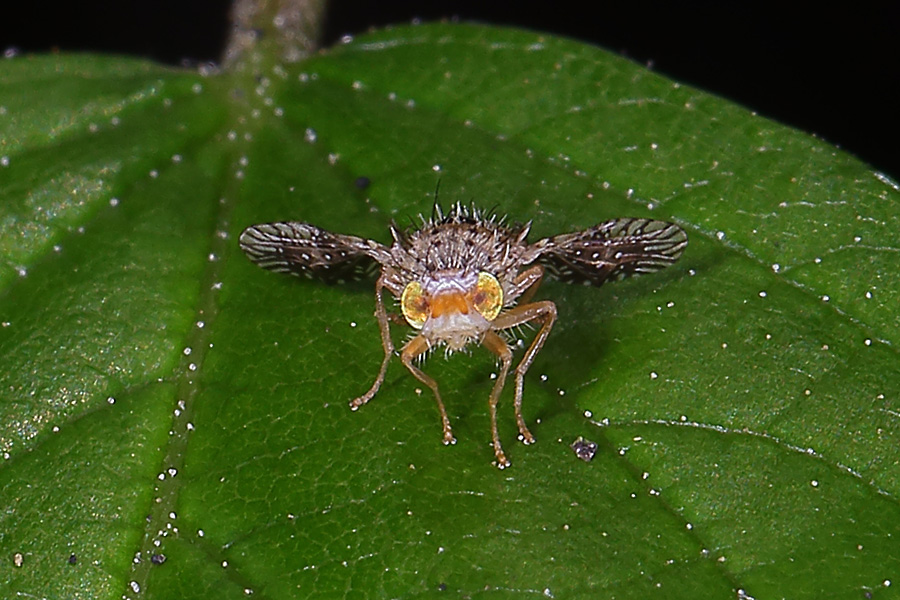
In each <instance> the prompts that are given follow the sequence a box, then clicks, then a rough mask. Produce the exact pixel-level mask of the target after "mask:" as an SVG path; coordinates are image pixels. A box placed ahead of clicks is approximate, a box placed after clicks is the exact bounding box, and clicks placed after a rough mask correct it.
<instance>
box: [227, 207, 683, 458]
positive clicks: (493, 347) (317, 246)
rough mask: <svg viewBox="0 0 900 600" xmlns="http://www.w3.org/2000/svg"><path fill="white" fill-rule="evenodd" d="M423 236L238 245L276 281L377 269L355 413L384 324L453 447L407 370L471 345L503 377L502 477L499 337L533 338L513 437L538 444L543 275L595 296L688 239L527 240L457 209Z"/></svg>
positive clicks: (613, 233)
mask: <svg viewBox="0 0 900 600" xmlns="http://www.w3.org/2000/svg"><path fill="white" fill-rule="evenodd" d="M422 221H423V223H422V226H421V227H420V228H418V229H411V230H406V231H404V230H400V229H399V228H397V227H396V226H395V225H392V226H391V235H392V236H393V243H392V244H391V245H390V246H386V245H384V244H381V243H379V242H376V241H374V240H368V239H363V238H359V237H355V236H351V235H341V234H335V233H330V232H328V231H325V230H322V229H319V228H317V227H314V226H312V225H308V224H306V223H298V222H282V223H266V224H262V225H254V226H252V227H248V228H247V229H245V230H244V232H243V233H241V238H240V245H241V248H242V249H243V251H244V252H245V253H246V254H247V256H248V257H249V258H250V260H252V261H253V262H255V263H256V264H258V265H259V266H261V267H263V268H265V269H270V270H273V271H280V272H285V273H293V274H296V275H306V276H310V277H315V278H319V279H323V280H326V281H332V282H339V281H342V280H345V279H350V278H359V277H361V276H365V274H367V273H369V272H373V271H375V270H376V269H377V268H379V267H380V274H379V276H378V280H377V281H376V282H375V317H376V319H377V320H378V326H379V329H380V331H381V343H382V346H383V347H384V360H383V361H382V363H381V368H380V370H379V371H378V375H377V376H376V378H375V382H374V383H373V384H372V387H371V388H370V389H369V391H367V392H366V393H365V394H363V395H362V396H359V397H358V398H355V399H354V400H352V401H351V402H350V407H351V408H352V409H354V410H356V409H358V408H359V407H360V406H362V405H363V404H365V403H367V402H368V401H369V400H371V399H372V398H373V397H374V396H375V394H376V393H377V392H378V389H379V388H380V387H381V384H382V382H383V381H384V376H385V372H386V371H387V367H388V364H389V362H390V359H391V356H392V355H393V353H394V344H393V341H392V340H391V335H390V325H389V322H390V321H391V320H394V321H399V322H400V323H403V322H404V321H405V323H406V324H408V325H409V326H410V327H412V328H413V330H414V332H415V335H414V337H412V339H410V340H409V341H408V342H406V344H405V345H404V346H403V348H402V349H401V350H400V360H401V361H402V362H403V364H404V365H405V366H406V368H407V369H409V371H410V372H411V373H412V374H413V375H414V376H415V377H416V379H418V380H419V381H421V382H422V383H423V384H425V385H426V386H428V387H429V388H430V389H431V391H432V392H433V393H434V396H435V399H436V400H437V405H438V410H439V411H440V416H441V423H442V427H443V434H444V443H445V444H452V443H455V442H456V439H455V438H454V437H453V432H452V429H451V427H450V419H449V418H448V416H447V411H446V409H445V408H444V403H443V401H442V400H441V395H440V392H439V391H438V385H437V382H436V381H435V380H434V379H433V378H431V377H430V376H429V375H427V374H425V373H424V372H423V371H422V370H421V369H420V368H419V367H418V366H416V365H415V364H414V361H415V360H416V359H417V358H420V357H422V356H424V355H425V354H426V353H427V352H428V351H429V350H432V349H434V348H436V347H440V346H446V347H447V349H448V350H449V351H451V352H452V351H456V350H462V349H463V348H465V347H466V346H468V345H469V344H471V343H478V344H481V345H482V346H484V347H485V348H487V349H488V350H490V351H491V352H492V353H494V354H495V355H496V356H497V358H498V359H499V362H500V373H499V374H498V376H497V379H496V381H495V382H494V385H493V388H492V389H491V394H490V397H489V406H490V416H491V438H492V440H493V446H494V455H495V456H496V459H497V463H496V464H497V466H498V467H500V468H501V469H502V468H505V467H507V466H509V464H510V463H509V460H508V459H507V458H506V454H505V453H504V452H503V448H502V446H501V445H500V438H499V435H498V433H497V403H498V402H499V400H500V393H501V391H502V390H503V385H504V382H505V381H506V377H507V375H508V373H509V369H510V367H511V366H512V350H511V348H510V346H509V344H508V343H507V341H506V339H505V338H504V337H503V336H502V335H501V334H502V332H504V331H505V330H508V329H510V328H514V327H516V326H518V325H523V324H525V323H536V324H538V325H539V326H540V329H539V330H538V332H537V335H536V336H535V338H534V340H533V341H532V342H531V345H530V346H529V348H528V350H527V351H526V352H525V356H524V357H523V358H522V360H521V362H520V363H519V364H518V366H517V367H516V368H515V396H514V401H513V406H514V408H515V416H516V423H517V425H518V428H519V437H520V439H521V440H522V441H523V442H524V443H526V444H530V443H532V442H534V436H532V435H531V432H530V431H528V427H527V426H526V425H525V420H524V418H523V417H522V389H523V386H524V380H525V374H526V373H527V371H528V368H529V367H530V366H531V363H532V362H533V361H534V357H535V356H536V355H537V353H538V352H539V351H540V349H541V347H542V346H543V345H544V342H545V340H546V339H547V336H548V335H549V334H550V330H551V329H552V327H553V323H554V322H555V321H556V305H555V304H554V303H553V302H551V301H549V300H542V301H538V302H531V301H530V299H531V296H532V295H533V294H534V292H535V290H536V289H537V287H538V286H539V285H540V282H541V279H542V278H543V276H544V273H545V272H546V273H548V274H549V275H551V276H553V277H556V278H558V279H560V280H562V281H566V282H572V283H583V284H586V285H601V284H602V283H603V282H605V281H606V280H608V279H621V278H622V277H626V276H629V275H633V274H638V273H649V272H652V271H657V270H659V269H662V268H664V267H667V266H668V265H670V264H672V263H674V262H675V261H676V260H678V257H679V256H681V253H682V252H683V251H684V248H685V247H686V246H687V235H686V234H685V232H684V231H683V230H682V229H681V228H680V227H678V226H677V225H674V224H672V223H667V222H664V221H654V220H650V219H630V218H629V219H615V220H612V221H607V222H605V223H601V224H600V225H597V226H595V227H591V228H590V229H585V230H584V231H578V232H575V233H567V234H562V235H557V236H554V237H549V238H544V239H541V240H538V241H536V242H534V243H528V241H527V240H526V238H527V236H528V232H529V229H530V226H531V225H530V223H529V224H526V225H507V224H506V223H505V222H504V221H503V220H502V219H497V218H496V217H494V216H492V215H485V214H484V213H482V212H480V211H478V210H477V209H475V208H474V207H473V208H471V209H470V208H467V207H464V206H462V205H460V204H457V205H456V206H454V207H453V208H452V209H451V210H450V211H449V213H448V214H446V215H444V214H443V213H442V211H441V210H440V208H439V207H437V206H436V207H435V211H434V215H433V216H432V218H431V219H430V220H427V221H426V220H425V219H423V220H422ZM384 290H387V291H388V292H390V293H391V295H392V296H394V298H395V299H397V300H399V303H400V312H401V314H402V317H400V316H399V315H393V314H389V313H388V311H387V309H386V308H385V305H384V300H383V294H384Z"/></svg>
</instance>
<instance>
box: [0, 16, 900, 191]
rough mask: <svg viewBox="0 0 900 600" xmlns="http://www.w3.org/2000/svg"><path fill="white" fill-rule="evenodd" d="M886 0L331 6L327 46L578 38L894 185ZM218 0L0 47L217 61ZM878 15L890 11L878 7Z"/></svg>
mask: <svg viewBox="0 0 900 600" xmlns="http://www.w3.org/2000/svg"><path fill="white" fill-rule="evenodd" d="M888 4H889V3H887V2H885V3H884V4H868V3H865V2H856V3H846V2H844V3H835V4H834V5H833V6H827V5H825V4H824V3H816V4H812V3H811V4H810V5H809V6H808V7H805V8H804V7H798V6H797V5H796V4H795V3H790V2H782V3H780V4H775V3H766V2H754V3H752V4H751V3H743V2H735V3H733V2H727V1H720V2H701V3H687V2H671V3H665V4H662V3H661V5H660V6H655V5H654V3H652V2H651V3H647V2H642V3H638V2H634V1H629V0H620V1H619V2H617V3H609V2H596V1H592V0H577V1H576V0H555V1H554V0H545V1H543V2H539V3H538V2H535V3H533V4H532V3H529V2H525V1H521V2H506V1H493V2H491V1H489V0H484V1H482V2H475V1H464V0H457V1H450V0H446V1H442V0H439V1H430V2H429V1H427V0H419V1H418V2H414V1H402V0H383V1H377V0H336V1H333V2H332V4H331V7H330V10H329V16H328V22H327V32H326V40H325V43H326V45H328V44H330V43H333V42H334V41H335V40H337V39H339V38H340V37H341V36H342V35H344V34H348V33H349V34H357V33H361V32H363V31H365V30H367V29H369V28H370V27H372V26H379V25H385V24H388V23H406V22H409V21H410V20H412V19H413V18H421V19H422V20H434V19H439V18H458V19H459V20H462V21H478V22H483V23H491V24H497V25H511V26H518V27H524V28H528V29H533V30H539V31H546V32H549V33H555V34H558V35H564V36H568V37H572V38H577V39H580V40H583V41H586V42H589V43H592V44H596V45H599V46H602V47H604V48H607V49H609V50H612V51H614V52H617V53H620V54H622V55H624V56H627V57H630V58H631V59H633V60H635V61H637V62H639V63H641V64H645V65H649V66H652V68H653V69H655V70H656V71H658V72H660V73H663V74H665V75H667V76H669V77H671V78H672V79H675V80H678V81H681V82H684V83H688V84H691V85H694V86H697V87H700V88H702V89H705V90H707V91H710V92H712V93H715V94H717V95H720V96H724V97H727V98H730V99H732V100H734V101H735V102H737V103H739V104H742V105H744V106H746V107H748V108H751V109H753V110H755V111H757V112H759V113H760V114H762V115H764V116H767V117H770V118H773V119H775V120H777V121H780V122H782V123H785V124H788V125H791V126H793V127H796V128H798V129H802V130H804V131H807V132H810V133H814V134H816V135H818V136H819V137H821V138H824V139H825V140H827V141H829V142H831V143H833V144H836V145H838V146H840V147H842V148H844V149H845V150H847V151H849V152H850V153H852V154H855V155H856V156H858V157H859V158H861V159H863V160H864V161H866V162H868V163H870V164H871V165H872V166H873V167H875V168H876V169H878V170H881V171H884V172H886V173H887V174H889V175H891V176H892V177H894V178H897V177H898V176H900V147H898V139H900V118H898V116H897V107H898V105H900V95H898V93H897V90H896V89H895V88H897V87H898V84H900V69H898V64H897V63H898V59H900V26H898V21H897V15H896V14H894V12H893V9H888V8H887V6H888ZM228 5H229V3H228V2H226V1H224V0H182V1H180V2H179V1H176V0H145V1H144V2H134V1H131V0H94V1H84V2H78V1H77V0H73V1H71V2H67V3H65V4H63V3H59V5H58V6H57V5H56V3H46V2H32V3H16V4H15V7H16V8H17V10H19V11H20V12H19V13H18V15H17V16H12V13H10V12H9V10H8V9H9V8H10V7H6V10H4V13H5V14H4V15H3V17H2V19H0V47H3V48H9V47H15V48H17V49H19V50H20V51H24V52H45V51H50V50H59V51H82V50H88V51H97V52H114V53H122V54H132V55H137V56H143V57H147V58H152V59H155V60H158V61H160V62H164V63H170V64H182V63H186V64H193V63H197V62H207V61H215V60H217V59H218V57H219V55H220V54H221V52H222V47H223V45H224V43H225V39H226V36H227V33H228ZM889 10H890V11H891V12H889Z"/></svg>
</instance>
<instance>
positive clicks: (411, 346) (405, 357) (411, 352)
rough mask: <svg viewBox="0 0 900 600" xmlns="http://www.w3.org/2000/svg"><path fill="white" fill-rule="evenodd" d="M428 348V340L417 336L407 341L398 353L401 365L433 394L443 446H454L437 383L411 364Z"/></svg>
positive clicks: (451, 431)
mask: <svg viewBox="0 0 900 600" xmlns="http://www.w3.org/2000/svg"><path fill="white" fill-rule="evenodd" d="M430 347H431V346H430V345H429V344H428V340H426V339H425V337H424V336H421V335H417V336H416V337H414V338H413V339H411V340H409V343H407V344H406V346H404V347H403V350H401V351H400V360H401V361H403V364H404V365H406V368H407V369H409V372H410V373H412V374H413V376H415V378H416V379H418V380H419V381H421V382H422V383H424V384H425V385H427V386H428V387H429V388H430V389H431V391H432V392H434V398H435V400H437V405H438V410H439V411H440V413H441V426H442V428H443V430H444V444H455V443H456V438H455V437H453V430H452V429H451V428H450V418H449V417H448V416H447V409H445V408H444V403H443V401H442V400H441V394H440V392H438V384H437V381H435V380H434V379H432V378H431V377H429V376H428V375H426V374H425V373H424V372H422V370H421V369H420V368H418V367H417V366H416V365H414V364H413V363H412V361H414V360H415V359H416V358H417V357H419V356H421V355H422V354H424V353H425V352H428V349H429V348H430Z"/></svg>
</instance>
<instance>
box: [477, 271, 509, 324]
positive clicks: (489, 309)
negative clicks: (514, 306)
mask: <svg viewBox="0 0 900 600" xmlns="http://www.w3.org/2000/svg"><path fill="white" fill-rule="evenodd" d="M472 306H474V307H475V310H477V311H478V312H479V313H481V316H482V317H484V318H485V319H487V320H488V321H493V320H494V319H496V318H497V315H499V314H500V309H501V308H503V288H502V287H500V282H499V281H497V278H496V277H494V276H493V275H491V274H490V273H484V272H482V273H479V274H478V283H477V284H475V293H474V294H472Z"/></svg>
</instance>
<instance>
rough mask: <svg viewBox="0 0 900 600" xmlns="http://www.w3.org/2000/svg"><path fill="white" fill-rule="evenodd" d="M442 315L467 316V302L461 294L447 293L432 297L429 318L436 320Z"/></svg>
mask: <svg viewBox="0 0 900 600" xmlns="http://www.w3.org/2000/svg"><path fill="white" fill-rule="evenodd" d="M444 313H450V314H454V313H455V314H463V315H467V314H469V302H468V300H467V299H466V295H465V294H463V293H461V292H449V293H444V294H439V295H437V296H432V298H431V317H432V318H437V317H440V316H441V315H443V314H444Z"/></svg>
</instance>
